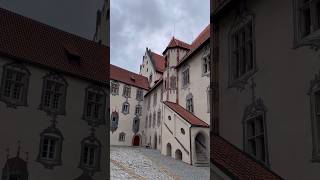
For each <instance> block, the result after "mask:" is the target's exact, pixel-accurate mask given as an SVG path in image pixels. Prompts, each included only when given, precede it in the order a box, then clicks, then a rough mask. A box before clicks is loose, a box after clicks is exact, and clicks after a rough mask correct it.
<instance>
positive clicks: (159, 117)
mask: <svg viewBox="0 0 320 180" xmlns="http://www.w3.org/2000/svg"><path fill="white" fill-rule="evenodd" d="M157 116H158V118H157V119H158V120H157V126H158V127H159V126H160V123H161V111H160V109H159V110H158V115H157Z"/></svg>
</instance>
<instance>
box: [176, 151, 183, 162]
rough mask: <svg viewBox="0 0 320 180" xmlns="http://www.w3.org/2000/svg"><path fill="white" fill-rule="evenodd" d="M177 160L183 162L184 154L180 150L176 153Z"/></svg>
mask: <svg viewBox="0 0 320 180" xmlns="http://www.w3.org/2000/svg"><path fill="white" fill-rule="evenodd" d="M175 158H176V159H177V160H182V152H181V151H180V149H177V150H176V152H175Z"/></svg>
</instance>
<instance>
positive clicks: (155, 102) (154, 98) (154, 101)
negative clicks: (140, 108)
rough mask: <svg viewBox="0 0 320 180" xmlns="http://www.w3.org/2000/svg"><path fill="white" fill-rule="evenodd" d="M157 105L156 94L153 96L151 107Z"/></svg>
mask: <svg viewBox="0 0 320 180" xmlns="http://www.w3.org/2000/svg"><path fill="white" fill-rule="evenodd" d="M156 105H157V92H155V93H154V94H153V106H156Z"/></svg>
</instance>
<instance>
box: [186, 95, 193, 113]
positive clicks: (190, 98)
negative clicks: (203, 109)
mask: <svg viewBox="0 0 320 180" xmlns="http://www.w3.org/2000/svg"><path fill="white" fill-rule="evenodd" d="M186 108H187V110H188V111H189V112H191V113H193V95H192V94H191V93H189V94H188V95H187V97H186Z"/></svg>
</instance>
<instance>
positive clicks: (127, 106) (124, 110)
mask: <svg viewBox="0 0 320 180" xmlns="http://www.w3.org/2000/svg"><path fill="white" fill-rule="evenodd" d="M122 113H123V114H129V113H130V104H129V103H128V102H124V103H123V104H122Z"/></svg>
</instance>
